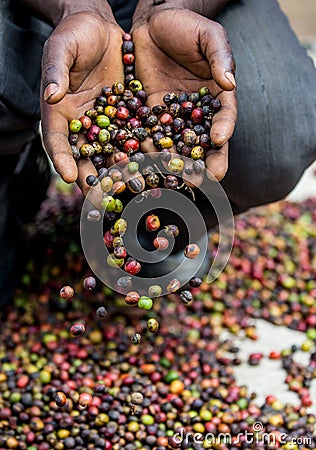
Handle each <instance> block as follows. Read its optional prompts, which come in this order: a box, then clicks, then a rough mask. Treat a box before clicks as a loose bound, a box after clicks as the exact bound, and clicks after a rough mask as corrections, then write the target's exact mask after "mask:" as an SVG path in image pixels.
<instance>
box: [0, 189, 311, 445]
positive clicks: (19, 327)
mask: <svg viewBox="0 0 316 450" xmlns="http://www.w3.org/2000/svg"><path fill="white" fill-rule="evenodd" d="M67 189H69V188H67ZM80 206H81V196H80V194H79V193H78V191H77V190H74V191H71V192H69V193H67V192H62V193H61V192H60V190H59V191H55V190H52V191H51V193H50V198H49V199H48V201H47V202H45V204H44V205H43V207H42V210H41V212H40V214H39V215H38V218H37V221H36V223H35V224H34V225H33V227H32V228H31V229H30V233H31V235H32V242H31V245H32V249H33V250H34V251H33V253H32V260H30V261H29V263H28V266H27V270H26V272H25V274H24V277H23V285H22V287H21V289H20V290H18V291H17V293H16V296H15V301H14V305H10V306H9V308H8V309H7V310H6V311H4V310H3V311H1V327H0V449H1V450H4V449H11V448H13V449H14V448H17V449H22V450H23V449H25V450H36V449H38V450H48V449H57V450H58V449H59V450H63V449H76V450H86V449H93V450H104V449H109V450H110V449H113V450H120V449H125V450H136V449H146V450H149V449H155V450H162V449H166V448H188V449H194V450H201V449H204V448H214V449H220V450H228V449H230V450H237V449H249V436H250V435H251V433H253V432H254V430H255V429H257V430H258V428H257V425H258V423H259V424H261V425H262V427H263V428H262V430H261V431H257V434H256V436H258V440H257V442H260V445H259V444H258V446H257V447H256V448H268V443H267V442H265V441H264V437H262V435H263V434H265V436H267V435H269V436H270V437H272V436H275V439H276V442H277V444H276V445H275V446H274V447H273V448H282V449H285V450H290V449H291V450H293V449H294V450H312V449H314V448H315V447H316V440H315V434H314V432H315V423H316V418H315V415H313V414H311V413H310V410H309V407H310V404H311V403H312V401H313V398H311V395H310V391H309V388H310V385H311V383H312V381H313V380H314V379H315V377H316V353H315V339H316V335H315V314H316V309H315V308H316V305H315V293H316V282H315V277H314V272H313V270H314V268H315V263H316V252H315V249H316V245H315V244H316V241H315V239H316V214H315V211H316V201H315V200H313V201H310V202H306V203H305V204H303V205H293V204H289V203H279V204H274V205H270V206H268V207H262V208H259V209H257V210H256V211H255V212H254V211H253V212H251V213H249V214H247V215H243V216H242V217H239V218H238V219H237V220H236V238H235V245H234V249H233V253H232V258H231V260H230V262H229V263H228V265H227V267H226V269H225V271H224V272H223V273H222V275H221V276H220V277H219V279H218V280H216V281H215V282H214V283H213V284H212V285H208V284H206V283H205V282H203V283H202V284H201V286H200V287H199V288H195V289H193V292H192V294H193V296H194V301H192V302H190V303H189V304H187V305H184V304H183V303H182V302H181V301H180V298H178V297H174V298H173V299H172V300H171V299H167V298H164V297H163V298H162V299H161V300H160V301H159V302H155V304H154V306H153V308H152V310H151V312H150V314H151V317H150V318H151V319H156V320H158V321H159V322H160V327H159V333H151V332H148V334H147V332H146V330H147V319H145V320H144V318H143V316H139V315H134V314H132V313H135V309H132V308H127V307H126V308H125V307H124V305H125V300H124V297H122V296H120V295H118V294H115V293H114V292H112V291H110V290H109V289H108V288H106V287H105V286H101V285H100V284H99V283H96V286H95V287H94V288H93V289H92V290H90V289H86V287H87V284H88V285H89V286H90V282H91V281H92V280H91V281H90V282H89V283H87V282H85V283H84V285H85V286H84V285H83V279H88V278H89V277H91V276H92V275H91V273H90V271H89V268H88V267H87V265H86V262H85V259H84V257H83V255H82V253H81V250H80V237H79V229H78V228H79V226H78V223H79V221H78V217H79V214H80ZM217 239H218V236H217V233H216V232H214V233H213V235H212V237H211V246H212V248H213V246H214V245H216V242H217ZM56 242H58V244H59V245H56ZM43 248H44V249H45V252H46V254H45V255H43V251H42V249H43ZM264 259H265V261H264ZM92 284H93V282H92ZM63 286H64V289H62V287H63ZM66 288H67V289H66ZM61 289H62V292H60V290H61ZM72 290H73V291H72ZM65 293H66V298H63V296H64V295H65ZM60 294H62V296H61V295H60ZM312 300H313V301H312ZM100 308H102V309H101V316H100V315H99V314H98V313H97V311H98V310H99V309H100ZM104 310H105V311H104ZM137 311H140V310H139V309H138V310H137ZM252 317H255V318H263V319H266V320H269V321H271V322H272V323H275V324H278V325H283V326H287V327H291V328H293V329H297V330H301V332H302V333H306V340H305V342H304V343H303V344H302V346H301V348H298V347H297V346H296V345H293V344H295V343H293V342H288V343H286V342H285V343H284V349H283V350H282V351H274V352H273V351H272V352H271V353H270V354H269V355H267V354H265V349H262V353H261V354H252V355H249V363H250V367H249V370H252V367H251V366H252V365H255V364H260V362H261V361H262V360H263V358H270V360H271V361H274V360H275V364H276V369H277V366H278V365H279V361H281V362H282V366H283V368H284V370H285V380H284V381H285V383H286V384H287V385H288V387H289V389H290V390H291V391H292V392H295V393H297V396H298V402H297V405H293V404H285V403H282V401H281V400H280V398H278V393H276V392H271V394H270V395H268V396H267V397H266V399H265V401H264V402H259V401H258V399H256V395H255V394H254V393H253V392H251V391H250V390H249V388H247V386H245V385H239V384H238V383H237V381H236V378H235V373H234V370H235V369H234V368H235V366H236V365H238V364H240V363H241V362H242V357H241V355H240V354H239V348H238V346H237V345H236V342H235V338H234V336H236V338H245V339H257V334H256V328H255V326H254V324H253V321H252ZM79 323H80V324H84V325H85V328H86V333H85V334H84V335H83V336H78V337H76V336H72V334H71V333H70V331H69V330H70V328H71V326H72V325H74V324H79ZM151 323H153V324H154V323H155V322H154V321H153V320H152V321H151ZM223 330H228V331H229V332H230V333H231V338H229V339H223ZM144 334H146V339H144V340H142V339H141V337H142V336H143V335H144ZM131 339H133V340H134V339H135V341H134V342H131ZM139 339H140V343H139V342H138V341H139ZM299 350H303V351H304V352H305V354H306V355H308V361H307V362H306V363H304V364H303V363H298V362H297V360H296V358H295V353H296V352H298V351H299ZM208 433H209V434H208ZM220 433H221V436H223V433H229V434H230V435H231V441H230V443H228V442H226V443H225V442H224V441H221V442H219V441H215V443H214V442H213V443H212V441H211V440H209V441H208V440H207V438H206V436H207V434H208V437H209V439H211V436H213V435H214V436H215V437H216V436H219V435H220ZM239 433H241V437H240V438H239V440H238V439H237V436H238V435H239ZM246 433H248V435H247V434H246ZM258 433H259V434H258ZM260 433H261V434H260ZM198 434H199V435H200V434H202V438H200V439H199V440H198V442H194V441H193V436H197V435H198ZM281 434H282V442H280V441H279V440H278V439H279V437H280V436H281ZM179 435H180V436H183V441H182V444H181V445H180V444H179ZM246 436H248V441H247V439H246ZM260 436H261V437H260ZM201 439H202V441H201ZM203 439H204V442H203ZM295 440H296V443H295Z"/></svg>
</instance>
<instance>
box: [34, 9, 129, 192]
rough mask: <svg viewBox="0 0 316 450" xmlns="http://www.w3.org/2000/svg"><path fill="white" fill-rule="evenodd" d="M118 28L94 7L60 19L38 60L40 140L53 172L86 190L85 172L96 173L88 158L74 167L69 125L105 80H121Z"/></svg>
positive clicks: (87, 105)
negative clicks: (40, 80)
mask: <svg viewBox="0 0 316 450" xmlns="http://www.w3.org/2000/svg"><path fill="white" fill-rule="evenodd" d="M122 34H123V31H122V30H121V28H120V27H119V26H118V25H116V24H114V23H113V21H107V20H106V19H105V18H103V17H101V16H100V15H98V14H96V13H94V12H88V11H87V12H78V13H76V14H73V15H69V16H68V17H66V18H64V19H62V20H61V22H60V23H59V24H58V25H57V27H56V28H55V30H54V32H53V33H52V35H51V36H50V38H49V39H48V40H47V42H46V44H45V47H44V52H43V62H42V67H43V69H42V92H41V110H42V129H43V140H44V144H45V147H46V149H47V152H48V154H49V155H50V157H51V159H52V161H53V164H54V166H55V169H56V171H57V172H58V173H59V174H60V175H61V177H62V178H63V179H64V181H66V182H69V183H70V182H74V181H77V182H78V184H79V186H80V187H81V189H82V191H83V193H84V194H86V193H87V191H88V190H89V186H87V184H86V183H85V179H86V177H87V175H90V174H94V175H96V171H95V168H94V166H93V164H92V163H91V161H90V160H88V159H87V160H84V159H81V160H79V162H78V167H77V164H76V162H75V161H74V159H73V156H72V152H71V148H70V145H69V143H68V133H69V130H68V124H69V122H70V121H71V120H72V119H77V118H79V117H80V116H81V115H82V114H83V113H84V112H85V111H86V110H87V109H89V108H91V107H92V106H93V104H94V100H95V98H96V97H97V96H98V95H100V92H101V88H102V87H103V86H105V85H109V86H112V84H113V83H115V82H117V81H123V80H124V74H123V65H122V56H121V45H122Z"/></svg>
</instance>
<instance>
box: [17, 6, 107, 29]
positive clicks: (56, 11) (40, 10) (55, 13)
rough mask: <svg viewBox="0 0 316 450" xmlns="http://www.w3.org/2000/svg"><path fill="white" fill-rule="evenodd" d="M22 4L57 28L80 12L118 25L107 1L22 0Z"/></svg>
mask: <svg viewBox="0 0 316 450" xmlns="http://www.w3.org/2000/svg"><path fill="white" fill-rule="evenodd" d="M20 3H22V4H23V5H24V6H26V7H28V8H29V9H30V10H31V11H32V12H33V14H34V15H36V16H39V17H40V18H42V19H43V20H45V21H46V22H48V23H50V24H51V25H53V26H55V27H56V26H57V25H58V23H59V22H60V21H61V20H62V19H64V18H65V17H68V16H70V15H73V14H77V13H80V12H85V13H94V14H97V15H99V16H101V17H102V18H103V19H105V20H107V21H109V22H112V23H116V22H115V19H114V16H113V13H112V9H111V7H110V5H109V4H108V2H107V0H50V1H49V2H48V1H47V0H20Z"/></svg>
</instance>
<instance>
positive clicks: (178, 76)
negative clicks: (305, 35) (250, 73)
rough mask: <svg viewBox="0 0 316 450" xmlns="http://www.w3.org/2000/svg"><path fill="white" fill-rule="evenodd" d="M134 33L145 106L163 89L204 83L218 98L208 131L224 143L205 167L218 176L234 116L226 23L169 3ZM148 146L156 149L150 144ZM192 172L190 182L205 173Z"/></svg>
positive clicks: (222, 172) (196, 86)
mask: <svg viewBox="0 0 316 450" xmlns="http://www.w3.org/2000/svg"><path fill="white" fill-rule="evenodd" d="M133 39H134V43H135V56H136V58H135V59H136V75H137V77H138V78H139V79H140V80H141V81H142V83H143V85H144V89H145V90H146V91H147V93H148V104H149V106H151V107H152V106H154V105H155V104H161V103H162V98H163V95H164V94H165V93H166V92H170V91H175V92H188V93H190V92H194V91H197V90H198V89H199V88H200V87H202V86H207V87H208V88H209V89H210V91H211V94H212V95H213V96H215V97H217V98H218V99H219V100H220V101H221V104H222V106H221V109H220V111H219V112H218V113H216V114H215V116H214V119H213V124H212V128H211V131H210V136H211V140H212V142H213V143H214V144H215V145H216V146H222V148H221V149H220V150H210V151H209V152H208V153H207V155H206V164H207V168H208V169H209V171H210V172H211V174H213V176H214V177H215V178H216V179H217V180H221V179H222V178H223V177H224V175H225V173H226V171H227V168H228V140H229V139H230V137H231V136H232V134H233V131H234V127H235V122H236V119H237V101H236V89H235V87H236V84H235V79H234V75H233V74H234V71H235V64H234V59H233V56H232V51H231V48H230V46H229V43H228V38H227V34H226V32H225V30H224V28H223V27H222V26H221V25H220V24H218V23H216V22H214V21H212V20H209V19H206V18H205V17H202V16H200V15H198V14H196V13H194V12H192V11H189V10H185V9H183V10H182V9H170V10H162V11H159V12H157V13H154V14H152V15H151V16H150V17H149V18H148V19H147V20H146V21H145V22H142V23H141V24H140V25H137V23H136V24H134V26H133ZM147 144H148V143H147ZM146 150H150V151H155V150H154V148H153V147H150V146H148V148H147V149H146ZM211 174H209V177H210V178H212V175H211ZM196 178H197V179H196V180H194V183H195V184H196V185H199V184H201V183H202V181H203V177H202V179H201V178H199V177H196Z"/></svg>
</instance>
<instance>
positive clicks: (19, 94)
mask: <svg viewBox="0 0 316 450" xmlns="http://www.w3.org/2000/svg"><path fill="white" fill-rule="evenodd" d="M50 32H51V27H50V26H49V25H47V24H45V23H44V22H42V21H40V20H38V19H36V18H35V17H33V16H31V15H30V13H29V12H28V11H26V10H24V9H23V8H22V6H21V5H20V4H19V3H18V2H14V1H12V0H1V7H0V61H1V64H0V117H1V120H0V155H3V154H10V153H17V152H19V151H20V150H21V148H22V147H23V146H24V145H25V143H27V142H30V141H32V140H33V139H34V138H35V136H36V134H37V133H38V122H39V118H40V106H39V89H40V75H41V72H40V70H41V57H42V47H43V44H44V42H45V40H46V39H47V37H48V36H49V33H50Z"/></svg>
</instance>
